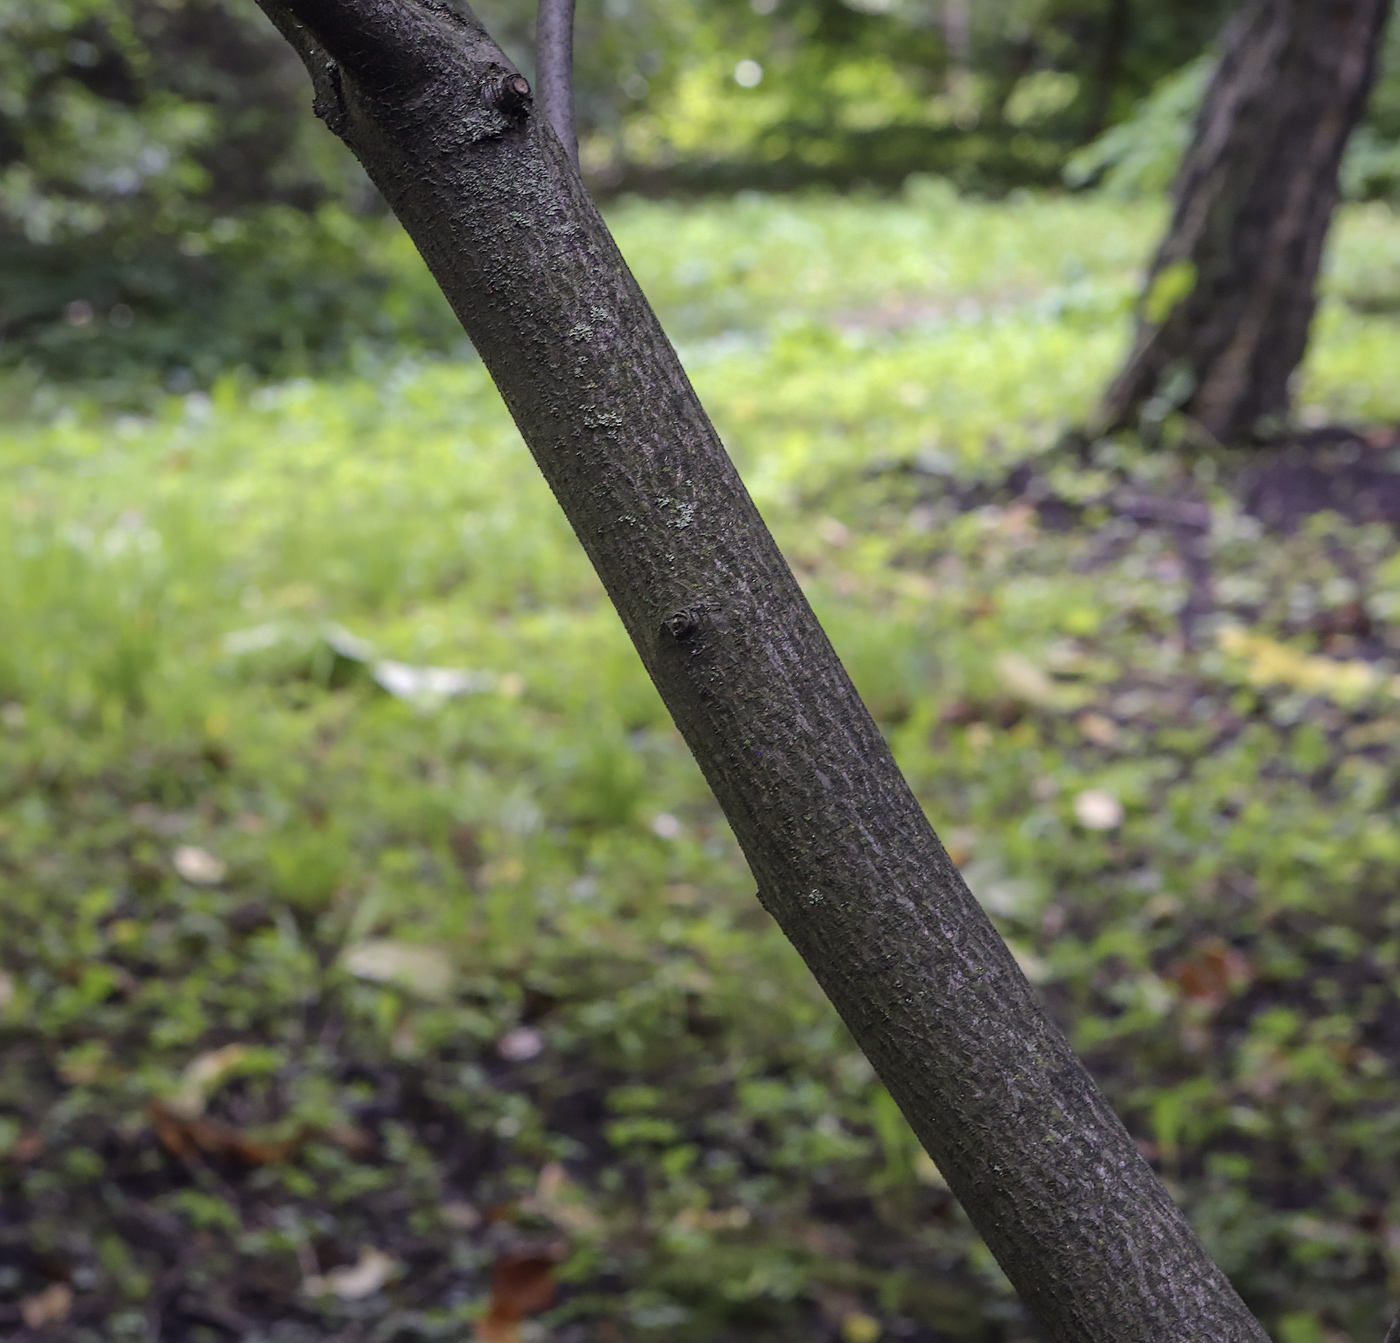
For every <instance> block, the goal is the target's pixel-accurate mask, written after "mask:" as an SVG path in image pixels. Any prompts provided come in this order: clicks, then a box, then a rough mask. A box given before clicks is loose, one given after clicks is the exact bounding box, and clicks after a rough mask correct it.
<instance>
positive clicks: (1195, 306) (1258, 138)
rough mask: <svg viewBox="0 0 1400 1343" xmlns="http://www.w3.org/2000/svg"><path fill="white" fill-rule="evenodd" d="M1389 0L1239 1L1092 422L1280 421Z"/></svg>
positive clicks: (1239, 428)
mask: <svg viewBox="0 0 1400 1343" xmlns="http://www.w3.org/2000/svg"><path fill="white" fill-rule="evenodd" d="M1390 4H1391V0H1244V4H1243V7H1242V8H1241V9H1240V10H1239V11H1238V12H1237V13H1236V15H1235V17H1234V18H1233V19H1232V20H1231V22H1230V24H1229V25H1228V26H1227V28H1226V30H1225V34H1224V36H1223V38H1222V52H1221V59H1220V64H1219V66H1218V68H1217V69H1216V72H1215V77H1214V79H1213V80H1212V81H1211V85H1210V89H1209V91H1208V93H1207V94H1206V100H1205V105H1204V107H1203V108H1202V111H1201V115H1200V119H1199V121H1198V122H1197V125H1196V131H1195V136H1194V139H1193V142H1192V144H1191V147H1190V149H1189V150H1188V151H1187V154H1186V158H1185V160H1184V162H1183V163H1182V167H1181V171H1180V175H1179V176H1178V178H1177V183H1176V188H1175V210H1174V213H1173V216H1172V222H1171V226H1170V228H1169V229H1168V231H1167V236H1166V238H1165V240H1164V241H1163V243H1162V245H1161V248H1160V250H1159V251H1158V253H1157V256H1156V259H1155V260H1154V261H1153V263H1152V268H1151V271H1150V272H1149V275H1148V282H1147V286H1146V289H1145V292H1144V295H1143V298H1142V301H1141V303H1140V304H1139V308H1138V330H1137V338H1136V342H1135V345H1134V348H1133V352H1132V355H1131V357H1130V358H1129V360H1128V363H1127V366H1126V367H1125V368H1124V369H1123V371H1122V373H1121V374H1119V376H1118V378H1117V380H1116V381H1115V382H1114V384H1113V385H1112V387H1111V388H1110V389H1109V392H1108V394H1107V397H1106V398H1105V401H1104V405H1103V408H1102V411H1101V413H1100V416H1099V422H1098V424H1097V426H1096V427H1097V428H1098V429H1099V430H1100V431H1104V432H1106V431H1110V430H1113V429H1118V428H1124V427H1127V426H1129V425H1131V424H1132V423H1133V422H1135V421H1139V422H1141V423H1142V425H1143V427H1144V428H1145V429H1146V430H1147V431H1148V432H1151V431H1153V430H1154V429H1155V427H1156V426H1159V425H1160V424H1161V422H1162V420H1163V419H1164V418H1165V417H1166V416H1167V415H1168V414H1170V413H1171V412H1172V411H1176V410H1180V411H1182V412H1184V413H1185V414H1186V415H1187V416H1189V417H1190V418H1191V419H1192V420H1194V421H1195V422H1196V424H1197V425H1198V426H1199V427H1200V428H1201V429H1202V430H1204V431H1205V433H1206V434H1208V435H1209V436H1210V437H1211V438H1213V439H1216V440H1218V441H1220V442H1223V443H1233V442H1239V441H1242V440H1245V439H1248V438H1249V437H1250V436H1252V435H1254V434H1256V433H1258V432H1260V431H1261V430H1267V429H1268V428H1269V427H1271V422H1277V421H1279V420H1280V419H1282V417H1285V416H1286V415H1287V414H1288V410H1289V405H1290V380H1291V378H1292V376H1293V373H1294V371H1295V370H1296V369H1297V367H1298V365H1299V363H1300V362H1301V360H1302V358H1303V354H1304V352H1305V350H1306V348H1307V341H1308V329H1309V327H1310V325H1311V323H1312V318H1313V312H1314V309H1315V307H1316V284H1317V276H1318V270H1319V267H1320V265H1321V261H1322V254H1323V246H1324V243H1325V242H1326V239H1327V230H1328V226H1329V225H1330V223H1331V221H1332V215H1333V213H1334V212H1335V210H1336V207H1337V200H1338V196H1339V186H1338V169H1339V166H1340V164H1341V158H1342V152H1343V150H1344V149H1345V148H1346V144H1347V140H1348V138H1349V137H1350V135H1351V132H1352V130H1353V128H1354V127H1355V125H1356V123H1357V120H1358V119H1359V118H1360V116H1361V113H1362V111H1363V110H1364V107H1365V104H1366V98H1367V95H1368V94H1369V93H1370V90H1371V85H1372V82H1373V80H1374V77H1375V68H1376V57H1377V53H1378V50H1379V47H1380V39H1381V35H1382V32H1383V30H1384V27H1385V21H1386V17H1387V15H1388V13H1389V10H1390Z"/></svg>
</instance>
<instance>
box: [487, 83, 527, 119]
mask: <svg viewBox="0 0 1400 1343" xmlns="http://www.w3.org/2000/svg"><path fill="white" fill-rule="evenodd" d="M533 99H534V94H533V93H532V92H531V91H530V81H529V80H528V79H526V78H525V76H524V75H520V74H515V75H497V76H494V77H492V78H491V79H488V80H487V81H486V83H484V84H483V85H482V86H481V101H482V102H484V103H485V104H486V106H487V107H490V108H492V109H494V110H495V111H497V112H504V113H505V115H506V116H508V117H519V116H524V115H525V113H526V112H528V111H529V110H530V104H531V102H532V101H533Z"/></svg>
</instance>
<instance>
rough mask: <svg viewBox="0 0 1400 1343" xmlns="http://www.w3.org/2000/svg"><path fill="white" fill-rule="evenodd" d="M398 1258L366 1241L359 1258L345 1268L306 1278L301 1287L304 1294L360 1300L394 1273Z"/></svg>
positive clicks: (343, 1299) (383, 1284) (344, 1299)
mask: <svg viewBox="0 0 1400 1343" xmlns="http://www.w3.org/2000/svg"><path fill="white" fill-rule="evenodd" d="M398 1271H399V1261H398V1260H397V1259H395V1258H394V1257H393V1255H390V1254H385V1253H384V1252H383V1250H376V1249H375V1248H374V1247H373V1246H372V1245H366V1246H364V1247H363V1248H362V1249H361V1250H360V1258H359V1260H358V1261H357V1262H356V1263H354V1264H351V1265H349V1266H348V1267H346V1268H333V1269H331V1271H330V1272H329V1273H324V1274H318V1275H315V1276H313V1277H310V1278H307V1279H306V1280H305V1282H303V1283H302V1285H301V1289H302V1291H303V1292H305V1293H306V1294H307V1296H338V1297H339V1298H340V1299H341V1300H342V1301H363V1300H364V1298H365V1297H367V1296H373V1295H374V1294H375V1292H377V1291H379V1290H380V1289H381V1288H382V1287H384V1286H385V1284H387V1283H388V1282H390V1281H391V1280H392V1279H393V1278H395V1277H397V1276H398Z"/></svg>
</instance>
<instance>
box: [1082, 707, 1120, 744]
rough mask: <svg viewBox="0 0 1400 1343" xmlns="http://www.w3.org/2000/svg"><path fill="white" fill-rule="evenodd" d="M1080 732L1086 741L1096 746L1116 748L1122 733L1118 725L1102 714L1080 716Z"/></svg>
mask: <svg viewBox="0 0 1400 1343" xmlns="http://www.w3.org/2000/svg"><path fill="white" fill-rule="evenodd" d="M1079 730H1080V731H1081V732H1082V733H1083V734H1084V736H1085V739H1086V740H1088V741H1091V742H1093V743H1094V745H1095V746H1116V745H1117V744H1118V739H1119V737H1120V735H1121V734H1120V733H1119V731H1118V724H1117V723H1115V722H1114V721H1113V719H1111V718H1106V717H1105V716H1104V715H1103V714H1101V713H1086V714H1081V715H1080V716H1079Z"/></svg>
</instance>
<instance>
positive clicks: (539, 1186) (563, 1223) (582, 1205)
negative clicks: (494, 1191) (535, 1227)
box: [520, 1161, 602, 1236]
mask: <svg viewBox="0 0 1400 1343" xmlns="http://www.w3.org/2000/svg"><path fill="white" fill-rule="evenodd" d="M520 1206H521V1208H522V1209H523V1210H524V1211H526V1212H532V1213H535V1214H536V1215H537V1216H540V1217H544V1218H547V1219H548V1220H549V1221H551V1222H553V1223H554V1225H555V1226H557V1227H558V1228H559V1229H560V1230H561V1231H568V1232H570V1233H571V1234H573V1235H576V1236H588V1235H592V1234H594V1233H596V1232H597V1231H599V1230H601V1229H602V1222H601V1220H600V1219H599V1217H598V1214H597V1213H595V1212H594V1211H593V1209H592V1208H590V1207H589V1206H588V1200H587V1196H586V1195H585V1194H584V1192H583V1190H582V1189H581V1188H580V1187H579V1186H578V1185H577V1184H576V1183H575V1182H574V1181H573V1180H571V1179H570V1178H569V1173H568V1171H566V1170H565V1169H564V1167H563V1166H561V1165H560V1164H559V1162H557V1161H550V1162H547V1163H546V1164H545V1165H544V1166H543V1167H542V1168H541V1170H540V1178H539V1180H538V1181H537V1182H536V1184H535V1192H534V1193H533V1194H531V1195H529V1196H528V1197H527V1198H524V1199H522V1200H521V1203H520Z"/></svg>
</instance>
